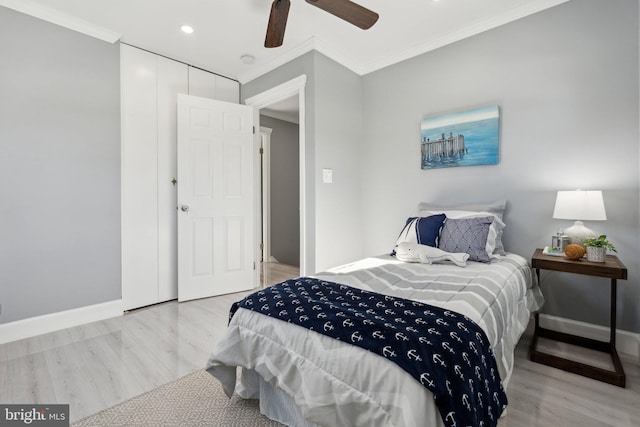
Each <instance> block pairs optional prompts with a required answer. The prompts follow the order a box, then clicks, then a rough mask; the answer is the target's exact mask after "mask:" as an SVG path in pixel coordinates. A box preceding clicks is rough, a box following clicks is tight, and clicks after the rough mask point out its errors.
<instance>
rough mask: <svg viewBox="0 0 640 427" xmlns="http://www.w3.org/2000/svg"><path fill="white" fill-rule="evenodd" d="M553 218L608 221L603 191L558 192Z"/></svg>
mask: <svg viewBox="0 0 640 427" xmlns="http://www.w3.org/2000/svg"><path fill="white" fill-rule="evenodd" d="M553 217H554V218H556V219H573V220H585V221H604V220H606V219H607V214H606V212H605V210H604V201H603V200H602V191H581V190H576V191H558V195H557V196H556V206H555V208H554V209H553Z"/></svg>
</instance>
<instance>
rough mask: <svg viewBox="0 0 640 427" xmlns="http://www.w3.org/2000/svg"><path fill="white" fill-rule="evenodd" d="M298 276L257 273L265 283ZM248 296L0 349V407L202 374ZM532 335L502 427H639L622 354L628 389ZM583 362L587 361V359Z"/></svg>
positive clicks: (275, 270) (110, 401) (636, 373)
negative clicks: (574, 369) (538, 355)
mask: <svg viewBox="0 0 640 427" xmlns="http://www.w3.org/2000/svg"><path fill="white" fill-rule="evenodd" d="M297 275H298V273H297V270H291V269H287V267H286V266H283V265H281V264H276V265H265V271H264V274H263V277H264V278H265V285H269V284H271V283H276V282H279V281H281V280H285V279H287V278H291V277H296V276H297ZM245 294H246V293H239V294H231V295H223V296H219V297H214V298H206V299H201V300H196V301H190V302H186V303H181V304H178V303H177V302H175V301H173V302H168V303H164V304H158V305H154V306H151V307H147V308H144V309H140V310H135V311H132V312H130V313H127V314H125V315H124V316H122V317H118V318H114V319H109V320H105V321H101V322H95V323H91V324H87V325H83V326H78V327H74V328H69V329H65V330H61V331H57V332H53V333H50V334H46V335H41V336H38V337H33V338H29V339H25V340H20V341H15V342H12V343H7V344H3V345H0V403H27V404H29V403H69V404H70V408H71V414H70V417H71V420H72V421H74V420H77V419H80V418H82V417H84V416H87V415H91V414H93V413H95V412H98V411H100V410H102V409H105V408H107V407H110V406H113V405H115V404H117V403H119V402H122V401H124V400H127V399H130V398H132V397H134V396H136V395H138V394H141V393H144V392H146V391H149V390H152V389H154V388H156V387H158V386H160V385H162V384H164V383H167V382H169V381H172V380H174V379H177V378H180V377H182V376H184V375H187V374H189V373H191V372H194V371H196V370H198V369H201V368H203V367H204V365H205V363H206V360H207V358H208V356H209V353H210V352H211V350H212V349H213V346H214V345H215V342H216V340H217V339H218V338H219V337H220V336H221V334H222V333H223V332H224V330H225V328H226V326H227V316H228V312H229V307H230V306H231V304H232V303H233V302H234V301H236V300H239V299H241V298H242V297H243V296H244V295H245ZM530 339H531V331H527V333H525V335H524V336H523V338H522V339H521V341H520V343H519V344H518V347H517V349H516V358H515V370H514V374H513V376H512V379H511V383H510V384H509V389H508V393H507V394H508V397H509V408H508V413H507V415H506V416H505V417H503V418H502V419H501V420H500V422H499V426H501V427H526V426H617V427H621V426H638V425H639V424H640V423H639V421H638V420H640V366H639V365H638V362H637V360H634V359H633V358H631V357H629V356H625V355H622V363H623V364H624V367H625V371H626V374H627V388H626V389H622V388H619V387H615V386H611V385H608V384H604V383H601V382H598V381H594V380H590V379H588V378H584V377H580V376H577V375H574V374H570V373H567V372H563V371H560V370H557V369H554V368H550V367H547V366H544V365H540V364H537V363H533V362H531V361H529V360H528V358H527V348H528V345H529V342H530ZM585 357H589V355H587V356H585Z"/></svg>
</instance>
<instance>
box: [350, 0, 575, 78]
mask: <svg viewBox="0 0 640 427" xmlns="http://www.w3.org/2000/svg"><path fill="white" fill-rule="evenodd" d="M568 1H570V0H539V1H536V2H533V3H527V4H524V5H522V6H519V7H517V8H515V9H512V10H510V11H508V12H505V13H503V14H500V15H497V16H494V17H491V18H489V19H485V20H483V21H480V22H478V23H476V24H474V25H471V26H469V27H465V28H463V29H461V30H459V31H453V32H451V33H449V34H446V35H445V36H443V37H440V38H438V39H435V40H430V41H427V42H425V43H420V44H417V45H415V46H411V47H409V48H407V49H403V50H401V51H399V52H394V53H392V54H390V55H387V56H386V57H383V58H380V59H376V60H374V61H370V62H368V63H366V64H364V65H363V72H362V75H364V74H369V73H372V72H374V71H377V70H380V69H382V68H385V67H388V66H389V65H393V64H396V63H398V62H401V61H404V60H406V59H410V58H413V57H415V56H418V55H421V54H423V53H426V52H430V51H432V50H435V49H438V48H441V47H443V46H446V45H449V44H452V43H455V42H457V41H460V40H464V39H466V38H469V37H472V36H475V35H478V34H480V33H483V32H485V31H488V30H492V29H494V28H497V27H500V26H502V25H505V24H508V23H510V22H513V21H516V20H518V19H521V18H524V17H526V16H529V15H533V14H534V13H538V12H541V11H543V10H546V9H549V8H551V7H554V6H558V5H560V4H562V3H566V2H568Z"/></svg>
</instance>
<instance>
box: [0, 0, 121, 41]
mask: <svg viewBox="0 0 640 427" xmlns="http://www.w3.org/2000/svg"><path fill="white" fill-rule="evenodd" d="M0 6H4V7H7V8H9V9H13V10H16V11H18V12H21V13H24V14H26V15H31V16H33V17H35V18H38V19H42V20H43V21H47V22H50V23H52V24H56V25H59V26H61V27H65V28H68V29H69V30H73V31H77V32H79V33H82V34H85V35H87V36H91V37H94V38H96V39H99V40H102V41H105V42H108V43H115V42H117V41H118V40H120V37H121V35H120V34H119V33H116V32H115V31H111V30H108V29H106V28H102V27H99V26H97V25H95V24H92V23H90V22H88V21H85V20H83V19H80V18H77V17H75V16H71V15H68V14H66V13H62V12H58V11H56V10H53V9H50V8H48V7H44V6H42V5H40V4H38V3H34V2H32V1H31V0H0Z"/></svg>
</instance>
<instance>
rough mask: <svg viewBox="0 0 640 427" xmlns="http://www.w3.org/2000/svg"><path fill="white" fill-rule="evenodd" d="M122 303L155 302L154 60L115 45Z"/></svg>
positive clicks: (155, 97)
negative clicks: (119, 92) (118, 73)
mask: <svg viewBox="0 0 640 427" xmlns="http://www.w3.org/2000/svg"><path fill="white" fill-rule="evenodd" d="M120 52H121V87H122V98H121V99H122V111H121V114H122V171H121V173H122V184H121V185H122V300H123V305H124V309H125V310H130V309H132V308H137V307H142V306H145V305H149V304H154V303H156V302H157V300H158V215H157V210H158V191H157V188H158V182H157V181H158V178H157V177H158V164H157V125H156V123H157V117H156V105H157V92H156V85H157V70H156V56H155V55H153V54H151V53H148V52H145V51H142V50H139V49H135V48H132V47H129V46H126V45H121V51H120Z"/></svg>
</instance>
